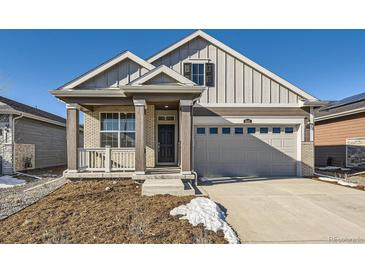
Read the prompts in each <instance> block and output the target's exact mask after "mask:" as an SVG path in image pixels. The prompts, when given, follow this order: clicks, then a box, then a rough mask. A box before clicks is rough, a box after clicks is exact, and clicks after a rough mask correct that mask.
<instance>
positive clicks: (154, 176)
mask: <svg viewBox="0 0 365 274" xmlns="http://www.w3.org/2000/svg"><path fill="white" fill-rule="evenodd" d="M132 179H133V180H135V181H144V180H149V179H161V180H163V179H169V180H174V179H182V180H193V179H195V176H194V174H180V173H177V174H133V176H132Z"/></svg>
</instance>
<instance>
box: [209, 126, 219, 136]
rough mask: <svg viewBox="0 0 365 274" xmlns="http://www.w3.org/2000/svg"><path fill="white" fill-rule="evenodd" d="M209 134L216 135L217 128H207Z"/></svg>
mask: <svg viewBox="0 0 365 274" xmlns="http://www.w3.org/2000/svg"><path fill="white" fill-rule="evenodd" d="M209 134H218V128H217V127H211V128H209Z"/></svg>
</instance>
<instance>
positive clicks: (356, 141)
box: [315, 93, 365, 167]
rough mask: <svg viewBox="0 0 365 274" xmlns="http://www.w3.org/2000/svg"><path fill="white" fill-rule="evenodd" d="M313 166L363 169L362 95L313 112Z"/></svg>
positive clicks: (364, 111) (364, 104)
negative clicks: (314, 115) (314, 113)
mask: <svg viewBox="0 0 365 274" xmlns="http://www.w3.org/2000/svg"><path fill="white" fill-rule="evenodd" d="M315 130H316V134H315V164H316V166H340V167H361V166H362V167H365V93H361V94H358V95H355V96H351V97H347V98H345V99H342V100H340V101H336V102H329V103H328V104H327V105H326V106H324V107H322V108H320V109H318V110H316V118H315Z"/></svg>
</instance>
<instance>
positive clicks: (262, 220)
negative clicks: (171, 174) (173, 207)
mask: <svg viewBox="0 0 365 274" xmlns="http://www.w3.org/2000/svg"><path fill="white" fill-rule="evenodd" d="M201 188H202V189H203V190H204V191H206V192H207V193H208V195H209V196H210V198H211V199H213V200H214V201H216V202H217V203H220V204H221V205H223V206H224V207H225V208H226V210H227V215H228V216H227V221H228V222H229V223H230V224H231V225H232V226H233V228H234V229H235V230H236V232H237V233H238V235H239V237H240V239H241V241H242V242H243V243H244V242H254V243H296V242H298V243H365V191H362V190H356V189H350V188H347V187H343V186H338V185H333V184H330V183H324V182H319V181H316V180H311V179H303V178H292V179H242V178H222V179H215V180H214V179H211V180H210V181H208V183H207V184H206V185H204V186H201Z"/></svg>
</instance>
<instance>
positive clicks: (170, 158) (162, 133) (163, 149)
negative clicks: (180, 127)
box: [158, 125, 175, 163]
mask: <svg viewBox="0 0 365 274" xmlns="http://www.w3.org/2000/svg"><path fill="white" fill-rule="evenodd" d="M158 145H159V149H158V162H159V163H173V162H175V125H158Z"/></svg>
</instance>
